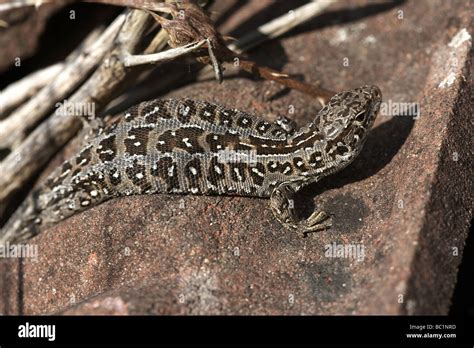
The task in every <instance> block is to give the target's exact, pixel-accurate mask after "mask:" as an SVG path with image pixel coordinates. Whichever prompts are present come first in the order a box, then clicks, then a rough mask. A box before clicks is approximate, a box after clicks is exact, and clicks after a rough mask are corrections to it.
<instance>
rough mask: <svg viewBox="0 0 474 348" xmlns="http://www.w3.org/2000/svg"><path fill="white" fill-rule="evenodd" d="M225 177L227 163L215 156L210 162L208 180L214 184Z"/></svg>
mask: <svg viewBox="0 0 474 348" xmlns="http://www.w3.org/2000/svg"><path fill="white" fill-rule="evenodd" d="M224 179H225V165H224V164H223V163H220V162H219V160H218V158H217V157H213V158H212V159H211V161H210V163H209V168H208V175H207V180H208V181H209V182H210V183H211V184H212V185H214V186H217V184H218V182H219V181H221V180H224Z"/></svg>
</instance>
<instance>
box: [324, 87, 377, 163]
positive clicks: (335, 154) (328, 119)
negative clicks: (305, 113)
mask: <svg viewBox="0 0 474 348" xmlns="http://www.w3.org/2000/svg"><path fill="white" fill-rule="evenodd" d="M381 101H382V93H381V92H380V89H379V88H378V87H376V86H364V87H359V88H356V89H353V90H350V91H344V92H340V93H337V94H336V95H335V96H333V97H332V98H331V100H330V101H329V103H328V104H327V105H326V106H325V107H324V108H323V109H322V110H321V111H320V112H319V114H318V117H317V119H316V120H315V125H316V126H317V127H318V129H319V132H320V134H321V136H322V138H323V139H324V140H325V142H324V144H325V149H324V150H325V152H326V153H327V154H328V156H329V158H330V159H331V160H332V163H333V165H332V166H331V167H333V168H334V169H336V168H339V169H340V168H342V167H345V166H346V165H347V164H349V163H350V162H351V161H352V160H353V159H354V158H355V157H356V156H357V154H358V153H359V152H360V150H361V148H362V146H363V144H364V142H365V139H366V137H367V134H368V132H369V130H370V128H371V127H372V125H373V124H374V121H375V117H376V116H377V112H378V110H379V107H380V103H381Z"/></svg>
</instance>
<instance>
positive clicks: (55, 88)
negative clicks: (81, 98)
mask: <svg viewBox="0 0 474 348" xmlns="http://www.w3.org/2000/svg"><path fill="white" fill-rule="evenodd" d="M122 24H123V18H121V19H120V20H118V21H115V22H114V24H113V25H111V26H110V27H109V28H108V29H107V30H106V31H105V32H104V33H103V35H100V37H99V34H100V30H94V31H93V32H92V33H91V34H89V35H88V37H87V38H86V39H85V40H84V42H83V44H81V45H80V46H79V47H78V48H76V49H75V50H74V52H72V53H71V54H70V56H69V58H68V59H67V60H66V62H65V63H64V69H63V70H62V71H61V72H60V74H59V75H58V76H57V78H55V79H54V80H52V82H51V83H50V84H48V85H46V86H45V87H43V88H42V89H41V90H40V91H39V92H38V93H37V94H36V95H35V96H34V97H33V98H31V99H30V100H28V102H26V103H25V104H23V105H22V106H21V107H20V108H19V109H18V110H16V111H15V112H14V113H13V114H12V115H10V116H9V117H7V118H6V119H5V120H2V121H0V139H1V141H0V147H2V148H16V147H17V146H18V145H19V144H20V143H21V141H22V140H23V139H24V138H25V137H26V136H27V131H28V129H31V128H33V127H34V126H35V125H36V124H37V123H38V122H39V121H40V120H41V119H42V118H44V117H45V116H47V113H48V112H49V111H51V110H53V109H54V105H55V103H56V101H62V100H63V99H65V98H66V97H67V96H68V95H69V94H70V93H71V92H72V91H73V90H75V89H76V88H77V87H78V86H79V85H80V84H81V83H82V82H83V80H84V79H85V77H87V76H88V75H89V74H90V72H91V71H92V69H94V68H95V67H96V66H97V65H99V63H100V61H101V60H102V58H103V57H104V55H105V53H106V52H107V50H109V49H110V47H111V45H112V42H113V39H114V38H115V36H116V35H117V32H118V30H119V29H120V27H121V25H122ZM98 37H99V38H98Z"/></svg>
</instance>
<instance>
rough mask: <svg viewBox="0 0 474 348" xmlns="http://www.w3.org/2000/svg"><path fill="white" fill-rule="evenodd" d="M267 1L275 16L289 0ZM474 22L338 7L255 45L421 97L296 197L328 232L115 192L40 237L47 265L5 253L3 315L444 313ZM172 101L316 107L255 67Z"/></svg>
mask: <svg viewBox="0 0 474 348" xmlns="http://www.w3.org/2000/svg"><path fill="white" fill-rule="evenodd" d="M252 6H257V5H256V4H254V3H250V4H249V5H247V6H246V7H245V8H243V9H242V10H241V11H242V13H244V14H245V15H242V17H240V12H239V11H237V12H235V13H227V12H225V14H226V16H228V17H229V18H228V22H227V23H235V25H241V26H246V27H245V28H246V29H248V28H249V27H248V25H249V24H248V23H252V21H251V19H252V18H250V17H249V15H248V14H249V13H251V12H249V8H251V7H252ZM261 6H262V5H260V4H259V5H258V7H259V8H261ZM269 6H271V7H272V8H271V9H270V10H268V11H270V12H266V13H267V15H268V14H270V15H272V16H274V15H276V13H277V12H278V9H277V8H275V6H287V5H269ZM285 10H287V9H285ZM263 11H265V9H263ZM280 11H281V9H280ZM399 11H403V12H402V13H401V12H399ZM401 16H403V19H400V17H401ZM259 18H265V12H264V13H260V14H259ZM469 20H470V15H469V13H468V11H467V10H464V9H463V2H462V1H459V2H454V1H453V2H449V3H448V2H444V1H441V0H438V1H434V0H433V1H416V2H408V3H403V4H400V5H399V6H398V7H396V6H394V5H393V4H383V5H375V4H366V3H365V2H364V1H354V2H350V3H348V2H342V3H340V4H336V5H334V6H333V7H332V8H331V11H330V12H328V13H327V14H324V15H323V16H320V17H318V18H317V19H316V20H315V21H313V22H311V23H309V24H307V25H305V26H304V27H303V28H301V29H298V30H297V31H296V32H293V33H291V34H288V35H286V37H285V38H284V39H283V40H281V41H277V42H276V41H274V42H272V43H269V44H267V45H265V46H263V47H262V48H261V49H259V50H258V51H256V52H253V54H252V57H253V58H255V59H256V60H257V61H259V62H261V63H265V64H267V65H269V66H271V67H282V68H284V70H285V71H286V72H289V73H291V74H297V75H301V76H304V77H305V80H307V81H312V82H315V81H318V80H319V81H323V82H324V86H325V87H327V88H331V89H333V90H341V89H345V88H350V87H356V86H359V85H363V84H376V85H378V86H379V87H380V88H381V90H382V92H383V95H384V101H385V102H387V103H388V102H389V101H391V102H392V105H393V103H406V102H415V103H418V105H419V110H420V115H419V117H418V118H417V119H416V120H413V118H412V117H408V116H402V115H397V116H394V117H388V116H386V115H385V116H384V115H381V116H379V118H378V120H377V122H376V124H375V127H374V129H373V131H372V132H371V134H370V136H369V138H368V141H367V143H366V146H365V149H364V151H363V152H362V154H361V155H360V157H359V158H358V159H357V160H356V161H355V162H354V163H353V164H352V165H351V166H350V167H348V168H346V169H345V170H344V171H343V172H341V173H339V174H337V175H334V176H332V177H330V178H328V179H325V180H324V181H322V182H321V183H319V184H317V185H313V186H311V187H308V188H306V189H305V190H304V192H303V193H302V194H301V197H300V198H301V202H302V203H300V204H302V210H303V211H304V212H305V214H308V213H309V212H310V211H311V210H312V209H313V206H314V205H316V206H318V207H322V208H323V209H324V210H326V211H328V212H330V213H332V214H334V226H333V228H332V229H331V230H328V231H324V232H320V233H318V234H316V235H315V236H314V238H305V239H301V238H299V237H298V236H297V235H295V234H292V233H289V232H288V231H287V230H285V229H284V228H282V227H281V226H280V225H279V224H278V222H277V221H275V220H274V219H273V217H272V214H271V212H270V209H269V205H268V201H267V200H263V199H251V198H242V197H200V196H170V195H153V196H137V197H127V198H120V199H116V200H112V201H109V202H106V203H104V204H102V205H100V206H98V207H95V208H93V209H90V210H88V211H86V212H83V213H81V214H78V215H77V216H74V217H72V218H70V219H68V220H66V221H64V222H62V223H60V224H58V225H57V226H54V227H53V228H51V229H49V230H48V231H47V232H45V233H43V234H41V235H39V236H37V237H36V238H34V239H33V240H32V241H31V243H35V244H37V245H38V249H39V258H38V262H34V261H32V260H29V259H25V260H23V261H22V262H19V261H18V260H12V259H9V260H4V261H2V262H0V274H1V276H0V294H1V299H0V312H3V313H8V314H15V313H25V314H43V313H65V314H119V315H122V314H406V313H407V314H446V313H447V312H448V309H449V306H450V301H451V296H452V292H453V289H454V286H455V283H456V275H457V269H458V267H459V264H460V262H461V257H462V250H463V246H464V242H465V239H466V236H467V229H468V224H469V221H470V219H471V216H472V211H471V210H470V209H472V203H473V202H472V191H473V182H472V175H471V174H472V173H471V168H470V166H469V165H470V161H471V159H472V149H473V148H474V147H473V144H472V139H473V134H472V120H471V118H472V100H470V98H472V65H471V63H472V62H471V56H470V50H471V49H472V48H471V43H472V39H471V37H470V34H469V33H472V23H471V22H470V21H469ZM232 29H233V28H231V27H229V26H227V27H226V30H228V31H230V32H231V33H232ZM239 30H240V32H242V27H241V28H240V29H238V30H237V31H236V32H239ZM345 58H347V59H348V61H347V60H346V59H345ZM347 62H348V63H349V65H348V66H346V65H347V64H345V63H347ZM170 95H172V96H187V97H191V98H199V99H205V100H209V101H214V102H218V103H221V104H224V105H228V106H232V107H236V108H239V109H242V110H246V111H251V112H254V113H258V114H260V115H263V116H265V117H267V118H268V119H271V120H273V119H274V118H275V116H276V115H277V114H278V113H280V114H288V110H289V106H290V105H293V106H294V108H295V113H294V114H292V115H289V117H291V118H293V119H295V120H296V121H297V123H298V124H300V125H301V124H304V123H306V122H308V121H309V120H311V119H312V118H313V117H314V115H315V114H316V112H317V109H318V106H317V104H316V103H315V102H314V101H313V100H311V99H310V98H309V97H306V96H304V95H301V94H299V93H297V92H294V91H291V92H289V93H287V91H285V90H282V89H281V88H280V87H278V86H276V85H274V84H271V83H269V82H262V81H252V80H249V79H248V78H244V77H238V78H232V79H227V80H225V81H224V83H223V84H221V85H218V84H217V83H216V82H215V81H208V82H201V83H194V84H191V85H189V86H186V87H183V88H180V89H178V90H175V91H173V92H172V93H170ZM72 151H73V147H71V146H70V147H69V148H68V149H67V150H66V152H69V153H70V152H72ZM62 156H64V154H63V155H62ZM60 157H61V156H59V157H58V158H57V159H56V160H55V161H54V162H55V163H56V164H57V162H58V161H59V160H60ZM54 165H55V164H54V163H53V164H51V166H50V168H52V167H53V166H54ZM297 204H298V203H297ZM334 243H336V244H338V245H342V246H347V245H356V246H359V247H361V248H362V247H363V254H361V253H359V254H358V256H362V255H363V256H364V257H363V259H359V260H357V259H355V258H342V257H328V256H327V255H326V253H325V252H326V249H327V248H326V246H327V245H334ZM359 251H360V249H359Z"/></svg>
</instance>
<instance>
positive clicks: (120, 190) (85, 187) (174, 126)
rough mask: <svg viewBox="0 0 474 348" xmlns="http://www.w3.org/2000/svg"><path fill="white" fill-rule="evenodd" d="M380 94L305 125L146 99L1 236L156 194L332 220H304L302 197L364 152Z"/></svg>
mask: <svg viewBox="0 0 474 348" xmlns="http://www.w3.org/2000/svg"><path fill="white" fill-rule="evenodd" d="M381 98H382V96H381V92H380V89H379V88H378V87H375V86H364V87H360V88H356V89H354V90H349V91H343V92H340V93H337V94H336V95H335V96H334V97H332V98H331V100H330V101H329V103H328V104H327V105H325V106H324V108H323V109H321V111H320V112H319V113H318V115H317V116H316V117H315V119H314V120H313V121H312V122H310V123H309V124H307V125H305V126H303V127H301V128H299V129H296V127H294V126H292V124H291V122H286V121H285V119H283V120H282V122H274V123H271V122H268V121H265V120H264V119H262V118H259V117H256V116H253V115H250V114H247V113H245V112H242V111H238V110H235V109H226V108H224V107H222V106H219V105H215V104H211V103H207V102H202V101H193V100H190V99H163V100H159V99H158V100H153V101H147V102H143V103H141V104H138V105H136V106H134V107H132V108H131V109H129V110H128V111H126V112H125V113H124V116H123V117H122V118H120V119H119V120H118V121H116V122H115V123H114V124H112V125H110V126H108V127H105V128H99V129H98V130H97V133H96V135H95V137H94V138H93V139H92V140H90V141H89V142H88V143H87V144H86V146H85V147H84V148H83V149H82V150H81V151H80V153H79V154H77V155H76V156H74V157H73V158H71V159H69V160H68V161H66V162H64V163H63V164H62V166H60V167H59V168H58V169H57V170H56V171H54V172H53V173H52V174H51V175H50V176H49V177H48V179H47V180H46V181H45V182H44V183H43V184H42V185H41V186H40V187H39V188H37V189H35V190H34V191H33V192H32V193H31V194H30V195H29V196H28V197H27V199H26V200H25V201H24V202H23V204H22V205H21V206H20V208H19V209H18V210H17V211H16V212H15V213H14V214H13V216H12V217H11V218H10V220H9V221H8V222H7V223H6V225H5V226H4V227H3V229H2V230H1V232H0V244H3V243H5V242H6V241H17V242H19V241H24V240H26V239H28V238H29V237H31V236H33V235H35V234H37V233H38V231H39V229H40V228H44V227H47V226H50V225H52V224H54V223H56V222H58V221H61V220H63V219H65V218H67V217H69V216H71V215H73V214H75V213H77V212H79V211H83V210H85V209H88V208H90V207H93V206H95V205H97V204H99V203H101V202H104V201H106V200H108V199H111V198H113V197H118V196H124V195H136V194H152V193H177V194H206V195H240V196H253V197H265V198H268V197H269V198H270V206H271V209H272V211H273V213H274V216H275V218H276V219H277V220H278V221H279V222H280V223H281V224H283V225H284V226H285V227H287V228H289V229H291V230H294V231H297V232H300V233H303V234H305V233H308V232H312V231H317V230H320V229H325V228H328V227H329V226H330V225H331V218H330V217H329V216H328V215H327V214H325V213H324V212H321V211H319V212H318V211H316V212H314V213H313V214H312V215H311V216H310V217H309V218H307V219H304V220H301V221H298V219H297V217H296V212H295V209H294V205H293V204H292V202H293V201H292V199H293V196H294V194H295V192H297V191H298V190H300V189H301V188H302V187H303V186H306V185H308V184H310V183H314V182H317V181H318V180H320V179H321V178H322V177H325V176H327V175H329V174H332V173H335V172H337V171H339V170H340V169H342V168H344V167H346V166H347V165H348V164H349V163H350V162H351V161H352V160H353V159H354V158H355V157H356V156H357V155H358V154H359V152H360V151H361V149H362V146H363V144H364V142H365V139H366V136H367V134H368V132H369V129H370V128H371V126H372V125H373V123H374V120H375V117H376V115H377V112H378V109H379V106H380V103H381Z"/></svg>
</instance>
